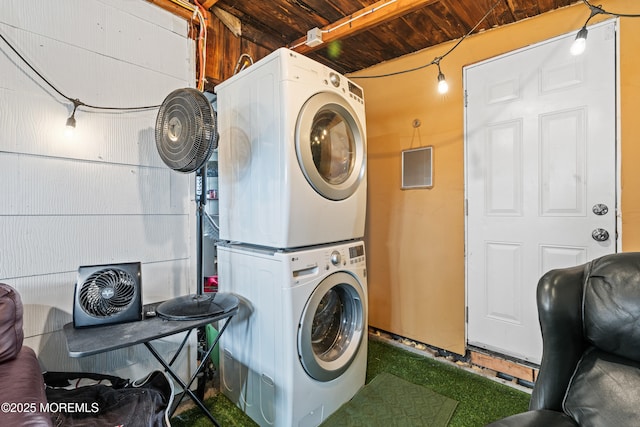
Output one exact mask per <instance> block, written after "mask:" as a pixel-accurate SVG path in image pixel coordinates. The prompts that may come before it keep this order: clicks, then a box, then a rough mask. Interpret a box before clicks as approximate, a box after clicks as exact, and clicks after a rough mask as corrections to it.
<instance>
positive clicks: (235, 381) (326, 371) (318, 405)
mask: <svg viewBox="0 0 640 427" xmlns="http://www.w3.org/2000/svg"><path fill="white" fill-rule="evenodd" d="M215 90H216V93H217V97H218V98H217V100H218V101H217V102H218V129H219V132H220V145H219V148H218V154H219V158H218V161H219V172H218V173H219V199H220V239H221V240H222V241H223V242H224V243H221V244H219V246H218V280H219V290H220V291H224V292H233V293H235V294H236V295H238V296H239V297H240V299H241V302H242V303H241V308H240V310H239V314H238V315H236V316H235V317H234V319H233V321H232V322H231V323H230V325H229V327H228V328H227V330H226V331H225V333H224V334H223V335H222V336H221V341H220V365H221V388H222V392H223V393H224V394H225V395H227V396H228V397H229V398H230V399H231V400H232V401H233V402H235V403H236V404H237V405H238V406H239V407H240V408H241V409H242V410H243V411H245V412H246V413H247V414H248V415H249V416H250V417H251V418H252V419H253V420H254V421H256V422H257V423H258V424H259V425H262V426H317V425H319V424H320V423H321V422H322V421H323V420H324V419H326V418H327V417H328V416H329V415H330V414H331V413H333V412H334V411H335V410H336V409H338V408H339V407H340V406H341V405H342V404H344V403H345V402H347V401H348V400H349V399H351V398H352V397H353V396H354V395H355V394H356V392H357V391H358V390H359V389H360V388H361V387H362V386H363V385H364V381H365V374H366V365H367V309H368V308H367V279H366V261H365V248H364V243H363V241H362V240H361V239H362V237H363V235H364V224H365V213H366V191H367V189H366V129H365V116H364V99H363V91H362V88H360V87H359V86H357V85H356V84H354V83H353V82H351V81H349V80H348V79H347V78H346V77H344V76H342V75H340V74H339V73H336V72H335V71H333V70H331V69H329V68H327V67H325V66H324V65H321V64H319V63H317V62H315V61H313V60H311V59H309V58H307V57H305V56H302V55H299V54H297V53H295V52H293V51H290V50H288V49H285V48H282V49H279V50H277V51H275V52H273V53H272V54H270V55H268V56H266V57H265V58H263V59H262V60H260V61H258V62H256V63H255V64H254V65H252V66H251V67H249V68H248V69H246V70H244V71H242V72H240V73H239V74H237V75H235V76H233V77H232V78H230V79H228V80H227V81H225V82H224V83H222V84H220V85H218V86H217V87H216V89H215Z"/></svg>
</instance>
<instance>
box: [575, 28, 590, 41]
mask: <svg viewBox="0 0 640 427" xmlns="http://www.w3.org/2000/svg"><path fill="white" fill-rule="evenodd" d="M588 33H589V30H587V27H586V26H585V27H582V28H581V29H580V31H578V34H576V40H586V39H587V34H588Z"/></svg>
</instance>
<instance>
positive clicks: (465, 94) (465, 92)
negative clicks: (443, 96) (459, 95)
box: [464, 89, 469, 108]
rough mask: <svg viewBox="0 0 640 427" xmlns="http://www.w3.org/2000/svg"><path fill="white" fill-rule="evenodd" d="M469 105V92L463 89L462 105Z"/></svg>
mask: <svg viewBox="0 0 640 427" xmlns="http://www.w3.org/2000/svg"><path fill="white" fill-rule="evenodd" d="M467 105H469V93H468V92H467V90H466V89H465V90H464V107H465V108H466V107H467Z"/></svg>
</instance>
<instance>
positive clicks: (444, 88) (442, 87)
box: [436, 58, 449, 94]
mask: <svg viewBox="0 0 640 427" xmlns="http://www.w3.org/2000/svg"><path fill="white" fill-rule="evenodd" d="M436 59H437V61H436V65H437V66H438V93H442V94H444V93H447V92H449V83H447V80H446V79H445V78H444V74H443V73H442V70H441V69H440V60H441V59H442V58H436Z"/></svg>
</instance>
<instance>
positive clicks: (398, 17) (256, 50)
mask: <svg viewBox="0 0 640 427" xmlns="http://www.w3.org/2000/svg"><path fill="white" fill-rule="evenodd" d="M148 1H152V2H153V3H157V4H160V5H161V6H162V4H161V3H167V2H169V0H148ZM579 1H580V0H379V1H376V0H263V1H257V0H200V4H201V5H202V6H203V7H204V8H205V9H206V10H207V11H208V12H210V15H209V16H210V19H209V18H208V19H207V20H208V27H210V32H209V33H210V37H214V38H215V39H214V40H212V41H210V43H208V45H207V46H208V49H209V52H208V54H207V60H208V62H211V64H209V65H208V66H207V75H208V78H209V80H211V81H213V83H216V82H219V81H221V80H224V79H225V78H228V77H229V76H230V75H229V73H230V72H231V73H232V72H233V70H234V68H235V66H236V63H237V60H238V58H239V57H240V55H241V54H243V53H245V54H248V55H250V56H251V57H252V59H253V60H254V61H255V60H258V59H260V58H261V57H263V56H264V55H266V54H268V53H270V52H271V51H273V50H275V49H277V48H279V47H283V46H286V47H290V48H292V49H293V50H296V51H298V52H301V53H304V54H306V55H307V56H309V57H311V58H313V59H315V60H317V61H318V62H321V63H323V64H325V65H327V66H329V67H331V68H333V69H335V70H337V71H339V72H341V73H349V72H353V71H357V70H361V69H364V68H367V67H370V66H372V65H375V64H378V63H380V62H383V61H387V60H390V59H393V58H397V57H400V56H402V55H406V54H408V53H412V52H416V51H418V50H421V49H424V48H427V47H430V46H434V45H437V44H440V43H443V42H447V41H450V40H456V39H460V38H461V37H462V36H464V35H465V34H466V33H468V32H469V31H471V29H472V28H474V26H476V25H477V24H478V23H479V22H480V21H481V20H482V19H483V17H484V16H485V15H486V14H487V12H489V11H490V12H489V13H488V15H487V17H486V19H485V20H484V21H483V22H482V23H481V24H480V25H479V26H478V27H477V28H476V29H475V30H474V32H480V31H484V30H487V29H490V28H493V27H496V26H501V25H506V24H510V23H513V22H516V21H520V20H522V19H526V18H530V17H532V16H535V15H538V14H541V13H544V12H548V11H550V10H553V9H557V8H560V7H564V6H567V5H570V4H572V3H576V2H579ZM191 2H193V0H191ZM223 26H224V27H223ZM313 28H318V29H319V30H321V33H322V41H323V42H322V43H321V44H319V45H317V46H314V47H310V46H308V45H307V44H306V43H305V41H307V32H308V31H309V30H311V29H313ZM221 61H222V62H224V63H221Z"/></svg>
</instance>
